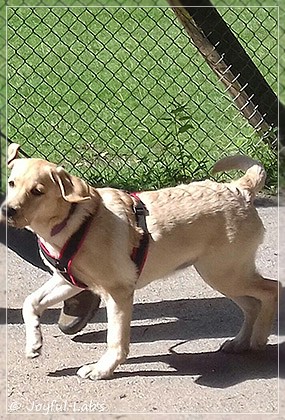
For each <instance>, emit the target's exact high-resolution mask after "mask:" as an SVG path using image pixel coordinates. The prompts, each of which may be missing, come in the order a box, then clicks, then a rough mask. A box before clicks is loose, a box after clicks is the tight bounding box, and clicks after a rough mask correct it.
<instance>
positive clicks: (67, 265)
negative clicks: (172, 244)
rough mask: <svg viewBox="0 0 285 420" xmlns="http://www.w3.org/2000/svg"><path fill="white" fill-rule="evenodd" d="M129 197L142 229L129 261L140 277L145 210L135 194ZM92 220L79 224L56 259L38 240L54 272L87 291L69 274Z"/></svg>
mask: <svg viewBox="0 0 285 420" xmlns="http://www.w3.org/2000/svg"><path fill="white" fill-rule="evenodd" d="M130 195H131V196H132V197H134V198H135V201H136V204H135V205H134V207H133V210H134V213H135V216H136V222H137V225H138V226H139V227H140V228H142V229H143V236H142V238H141V240H140V243H139V246H138V247H137V248H134V249H133V252H132V254H131V259H132V261H133V262H134V263H135V264H136V266H137V269H138V275H140V274H141V272H142V269H143V267H144V264H145V261H146V257H147V253H148V246H149V232H148V230H147V226H146V215H147V209H146V206H145V205H144V203H143V202H142V201H141V199H140V198H139V197H138V195H137V194H136V193H131V194H130ZM92 219H93V215H91V216H89V217H88V218H87V219H86V220H85V221H84V222H83V223H82V224H81V226H80V227H79V229H78V230H77V231H76V232H75V233H74V234H73V235H72V236H71V237H70V238H69V239H68V240H67V241H66V243H65V244H64V246H63V248H62V250H61V251H60V254H59V257H58V258H55V257H53V256H52V255H51V254H50V252H49V251H48V250H47V248H46V247H45V245H44V244H43V243H42V242H41V241H40V239H39V240H38V244H39V247H40V250H41V252H42V254H43V256H44V258H45V259H46V260H47V261H48V262H49V263H50V264H51V265H52V266H53V267H54V268H55V269H56V270H58V272H59V273H60V274H61V275H62V276H63V277H64V278H65V279H66V280H67V281H68V282H69V283H71V284H73V285H74V286H76V287H79V288H81V289H87V288H88V286H87V285H86V284H85V283H83V282H82V281H80V280H78V279H77V278H76V277H74V276H73V275H72V274H71V265H72V261H73V259H74V258H75V256H76V254H77V252H78V251H79V249H80V247H81V246H82V244H83V242H84V240H85V238H86V235H87V233H88V231H89V227H90V225H91V222H92Z"/></svg>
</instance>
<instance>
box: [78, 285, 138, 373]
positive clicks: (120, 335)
mask: <svg viewBox="0 0 285 420" xmlns="http://www.w3.org/2000/svg"><path fill="white" fill-rule="evenodd" d="M106 306H107V316H108V333H107V345H108V347H107V351H106V353H104V354H103V356H102V357H101V358H100V359H99V361H98V362H97V363H92V364H90V365H85V366H82V367H81V368H80V369H79V370H78V371H77V374H78V375H79V376H80V377H81V378H90V379H93V380H94V379H106V378H109V377H110V376H111V375H112V373H113V372H114V370H115V369H116V367H117V366H118V365H119V364H120V363H123V362H124V361H125V360H126V358H127V355H128V353H129V344H130V328H131V319H132V309H133V290H132V291H130V290H127V289H121V290H116V291H114V292H112V293H111V294H109V295H108V296H107V297H106Z"/></svg>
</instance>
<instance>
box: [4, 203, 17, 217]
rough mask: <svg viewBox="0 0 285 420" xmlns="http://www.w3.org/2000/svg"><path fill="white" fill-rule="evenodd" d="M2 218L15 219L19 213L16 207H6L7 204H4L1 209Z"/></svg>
mask: <svg viewBox="0 0 285 420" xmlns="http://www.w3.org/2000/svg"><path fill="white" fill-rule="evenodd" d="M1 212H2V216H4V217H14V216H15V214H16V213H17V210H16V209H15V208H14V207H10V206H6V204H3V206H2V207H1Z"/></svg>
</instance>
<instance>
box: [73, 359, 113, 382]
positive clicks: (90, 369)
mask: <svg viewBox="0 0 285 420" xmlns="http://www.w3.org/2000/svg"><path fill="white" fill-rule="evenodd" d="M77 375H78V376H80V378H83V379H87V378H89V379H91V380H92V381H95V380H97V379H107V378H109V377H110V372H104V371H100V370H99V369H98V366H97V363H92V364H91V365H84V366H82V367H81V368H80V369H78V371H77Z"/></svg>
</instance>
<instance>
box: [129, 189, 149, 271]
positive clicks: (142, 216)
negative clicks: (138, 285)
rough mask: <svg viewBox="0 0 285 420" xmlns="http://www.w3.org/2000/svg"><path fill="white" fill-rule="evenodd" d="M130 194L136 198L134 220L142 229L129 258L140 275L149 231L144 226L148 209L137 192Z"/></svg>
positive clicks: (145, 255) (147, 244)
mask: <svg viewBox="0 0 285 420" xmlns="http://www.w3.org/2000/svg"><path fill="white" fill-rule="evenodd" d="M130 195H131V196H132V197H133V198H134V199H135V200H136V204H135V206H134V213H135V216H136V222H137V225H138V226H139V227H140V228H142V230H143V236H142V238H141V240H140V243H139V246H138V248H134V249H133V252H132V255H131V259H132V260H133V261H134V263H135V264H136V266H137V268H138V275H140V274H141V272H142V270H143V267H144V264H145V262H146V257H147V253H148V247H149V232H148V229H147V226H146V216H147V215H148V211H147V208H146V206H145V204H144V203H143V202H142V200H141V199H140V197H139V196H138V194H137V193H130Z"/></svg>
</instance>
